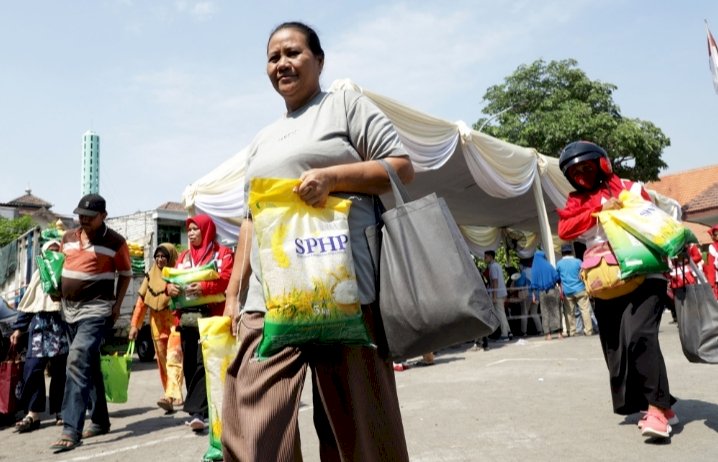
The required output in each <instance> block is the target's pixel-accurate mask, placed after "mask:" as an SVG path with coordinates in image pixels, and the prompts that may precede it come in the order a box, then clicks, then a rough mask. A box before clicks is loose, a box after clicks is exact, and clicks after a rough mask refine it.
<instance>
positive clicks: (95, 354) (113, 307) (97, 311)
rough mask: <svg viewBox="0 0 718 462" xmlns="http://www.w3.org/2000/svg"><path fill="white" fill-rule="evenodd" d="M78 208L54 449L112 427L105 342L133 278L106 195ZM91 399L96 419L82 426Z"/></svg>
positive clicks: (66, 285)
mask: <svg viewBox="0 0 718 462" xmlns="http://www.w3.org/2000/svg"><path fill="white" fill-rule="evenodd" d="M75 213H76V214H78V215H79V221H80V227H79V228H77V229H73V230H71V231H68V232H66V233H65V235H64V236H63V239H62V252H63V253H64V254H65V263H64V266H63V269H62V308H63V312H64V315H65V320H66V321H67V325H68V329H69V334H70V339H71V344H70V353H69V355H68V358H67V380H66V382H65V395H64V398H63V402H62V420H63V422H64V424H63V430H62V436H61V437H60V439H59V440H58V441H57V442H55V443H54V444H53V445H52V446H51V449H53V450H54V451H55V452H63V451H69V450H71V449H74V448H75V447H76V446H78V445H79V444H80V443H81V438H90V437H92V436H96V435H101V434H104V433H107V432H108V431H109V430H110V417H109V415H108V412H107V401H106V400H105V387H104V384H103V382H102V372H101V371H100V344H101V342H102V339H103V337H104V334H105V331H106V328H107V327H108V326H110V325H111V324H114V322H115V321H116V320H117V318H118V317H119V315H120V306H121V305H122V299H123V298H124V296H125V292H126V291H127V286H128V285H129V283H130V278H131V277H132V267H131V265H130V254H129V249H128V247H127V243H126V242H125V239H124V238H123V237H122V236H120V235H119V234H118V233H117V232H115V231H113V230H112V229H110V228H108V227H107V225H106V224H105V221H104V220H105V218H106V217H107V211H106V210H105V199H104V198H103V197H102V196H100V195H97V194H88V195H86V196H84V197H83V198H82V199H81V200H80V203H79V204H78V206H77V208H76V209H75ZM115 277H117V285H116V286H115ZM90 401H92V411H91V420H92V423H91V424H90V425H89V426H88V427H87V428H86V429H85V430H84V431H83V428H84V424H85V410H86V409H87V407H88V404H89V403H90Z"/></svg>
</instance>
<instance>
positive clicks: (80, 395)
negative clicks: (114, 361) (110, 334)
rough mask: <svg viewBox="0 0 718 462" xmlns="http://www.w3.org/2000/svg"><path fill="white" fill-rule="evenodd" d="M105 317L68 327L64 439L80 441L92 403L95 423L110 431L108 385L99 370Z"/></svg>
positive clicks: (78, 322)
mask: <svg viewBox="0 0 718 462" xmlns="http://www.w3.org/2000/svg"><path fill="white" fill-rule="evenodd" d="M105 324H106V319H105V318H104V317H99V318H90V319H82V320H80V321H77V322H74V323H68V330H69V333H70V342H71V343H70V353H69V355H68V357H67V380H66V381H65V396H64V399H63V401H62V420H63V421H64V429H63V431H62V433H63V435H66V436H69V437H71V438H73V439H74V440H75V441H77V440H79V439H80V437H81V435H82V429H83V427H84V425H85V410H86V409H87V408H88V405H89V404H90V403H92V409H91V413H90V416H91V420H92V423H93V424H95V425H97V426H99V427H101V428H103V429H109V428H110V416H109V414H108V412H107V401H106V400H105V385H104V383H103V381H102V371H101V370H100V344H101V343H102V339H103V337H104V334H105Z"/></svg>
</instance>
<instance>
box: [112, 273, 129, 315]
mask: <svg viewBox="0 0 718 462" xmlns="http://www.w3.org/2000/svg"><path fill="white" fill-rule="evenodd" d="M130 279H132V276H121V275H120V276H117V286H116V287H115V304H114V305H112V323H113V324H114V323H115V322H116V321H117V318H119V317H120V307H121V306H122V300H124V299H125V294H126V293H127V287H129V285H130Z"/></svg>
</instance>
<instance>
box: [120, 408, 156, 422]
mask: <svg viewBox="0 0 718 462" xmlns="http://www.w3.org/2000/svg"><path fill="white" fill-rule="evenodd" d="M156 409H157V408H155V407H131V408H123V409H119V410H117V411H110V417H114V418H117V419H121V418H122V417H130V416H133V415H139V414H144V413H146V412H149V411H154V410H156Z"/></svg>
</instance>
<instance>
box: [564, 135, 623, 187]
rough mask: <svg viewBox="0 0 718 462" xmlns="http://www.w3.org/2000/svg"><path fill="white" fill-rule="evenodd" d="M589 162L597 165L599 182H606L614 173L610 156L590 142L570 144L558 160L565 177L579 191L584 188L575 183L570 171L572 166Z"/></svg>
mask: <svg viewBox="0 0 718 462" xmlns="http://www.w3.org/2000/svg"><path fill="white" fill-rule="evenodd" d="M587 160H593V161H594V162H595V163H596V166H597V167H598V172H599V175H598V180H599V182H603V181H604V180H606V179H607V178H608V177H609V176H610V175H611V173H612V172H613V168H612V167H611V159H609V157H608V154H607V153H606V151H605V150H604V149H603V148H602V147H601V146H599V145H597V144H595V143H591V142H590V141H574V142H573V143H569V144H567V145H566V147H565V148H563V150H562V151H561V156H560V157H559V158H558V166H559V167H560V168H561V171H562V172H563V175H564V176H565V177H566V179H567V180H568V181H569V183H571V185H572V186H573V187H574V188H576V189H577V190H578V189H582V188H581V187H580V186H578V185H577V184H576V183H574V181H573V178H571V177H570V176H569V175H568V169H569V167H571V166H572V165H576V164H578V163H581V162H585V161H587Z"/></svg>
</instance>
